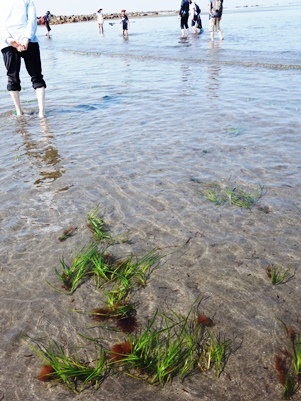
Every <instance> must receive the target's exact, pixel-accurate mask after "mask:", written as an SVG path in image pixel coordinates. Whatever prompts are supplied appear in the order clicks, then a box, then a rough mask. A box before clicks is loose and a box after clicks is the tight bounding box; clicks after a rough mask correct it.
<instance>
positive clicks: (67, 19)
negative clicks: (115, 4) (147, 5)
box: [38, 11, 175, 25]
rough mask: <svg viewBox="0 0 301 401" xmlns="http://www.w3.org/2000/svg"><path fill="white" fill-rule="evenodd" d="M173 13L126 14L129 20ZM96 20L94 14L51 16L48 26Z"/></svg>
mask: <svg viewBox="0 0 301 401" xmlns="http://www.w3.org/2000/svg"><path fill="white" fill-rule="evenodd" d="M173 13H175V11H147V12H129V13H127V15H128V17H129V18H139V17H152V16H158V15H167V14H173ZM119 18H120V14H104V19H108V20H112V19H119ZM92 20H96V14H85V15H51V16H50V21H49V22H50V25H59V24H67V23H71V22H85V21H92ZM38 24H39V25H40V24H41V17H38Z"/></svg>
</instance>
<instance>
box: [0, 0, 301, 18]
mask: <svg viewBox="0 0 301 401" xmlns="http://www.w3.org/2000/svg"><path fill="white" fill-rule="evenodd" d="M0 1H4V0H0ZM195 2H196V3H197V4H198V5H199V6H200V8H201V9H203V10H207V4H208V0H195ZM34 3H35V5H36V9H37V15H38V16H41V15H44V14H45V12H46V11H47V10H49V11H50V12H51V14H54V15H73V14H74V15H81V14H93V13H95V12H96V11H97V10H98V9H99V8H102V9H103V13H105V14H106V13H117V12H118V13H119V12H120V10H121V9H123V8H124V9H126V10H127V11H128V12H131V11H163V10H178V9H179V8H180V4H181V0H84V1H82V0H34ZM288 4H300V0H224V6H225V7H227V8H234V7H237V6H240V7H242V6H252V5H259V6H272V5H288Z"/></svg>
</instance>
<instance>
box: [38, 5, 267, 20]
mask: <svg viewBox="0 0 301 401" xmlns="http://www.w3.org/2000/svg"><path fill="white" fill-rule="evenodd" d="M251 7H260V6H259V5H254V6H246V5H245V6H237V7H235V9H240V8H251ZM225 10H227V7H225ZM178 12H179V10H165V11H139V12H138V11H137V12H132V11H131V12H128V13H127V15H128V17H130V18H141V17H159V16H168V15H170V16H172V15H177V14H178ZM206 13H207V8H206ZM204 14H205V12H204ZM120 15H121V14H120V13H109V14H104V15H103V16H104V19H106V20H114V19H118V18H120ZM40 19H41V17H38V19H37V20H38V23H40ZM92 20H96V13H94V14H82V15H51V19H50V24H52V25H59V24H64V23H72V22H86V21H92Z"/></svg>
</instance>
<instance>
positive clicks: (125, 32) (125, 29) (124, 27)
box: [120, 10, 130, 38]
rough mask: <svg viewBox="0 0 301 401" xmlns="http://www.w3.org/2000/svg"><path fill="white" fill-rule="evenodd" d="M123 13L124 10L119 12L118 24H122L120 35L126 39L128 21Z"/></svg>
mask: <svg viewBox="0 0 301 401" xmlns="http://www.w3.org/2000/svg"><path fill="white" fill-rule="evenodd" d="M125 12H126V10H121V21H120V23H121V24H122V35H123V36H124V37H126V38H127V37H128V35H129V32H128V28H129V25H130V21H129V19H128V16H127V15H126V14H125Z"/></svg>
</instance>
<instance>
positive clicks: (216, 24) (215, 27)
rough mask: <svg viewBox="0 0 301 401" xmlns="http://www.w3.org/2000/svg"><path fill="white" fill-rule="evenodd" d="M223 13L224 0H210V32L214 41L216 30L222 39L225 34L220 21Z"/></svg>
mask: <svg viewBox="0 0 301 401" xmlns="http://www.w3.org/2000/svg"><path fill="white" fill-rule="evenodd" d="M222 15H223V0H209V32H210V38H211V41H212V42H213V41H214V31H216V32H217V33H218V36H219V38H220V40H223V34H222V31H221V28H220V21H221V19H222Z"/></svg>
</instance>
